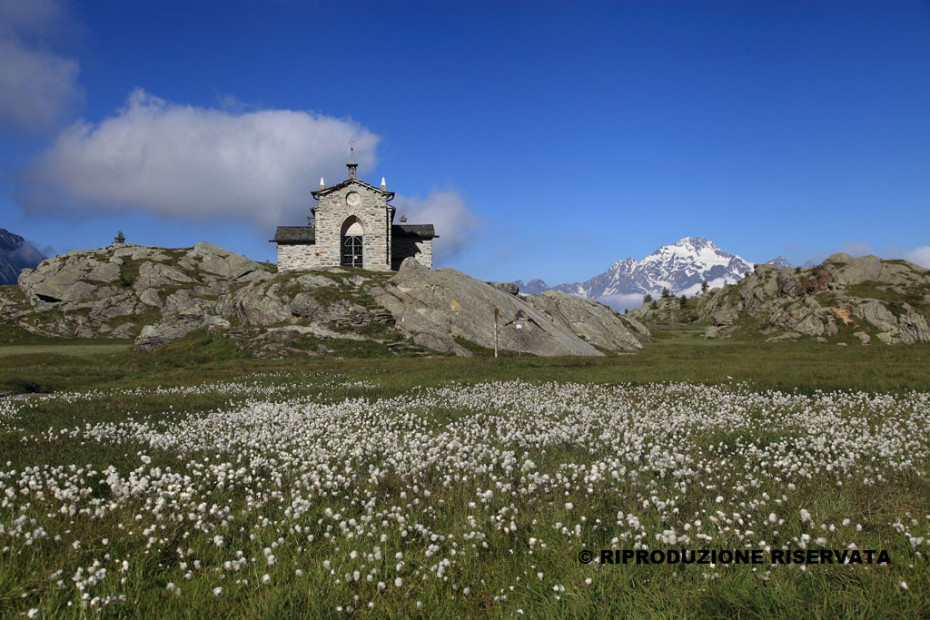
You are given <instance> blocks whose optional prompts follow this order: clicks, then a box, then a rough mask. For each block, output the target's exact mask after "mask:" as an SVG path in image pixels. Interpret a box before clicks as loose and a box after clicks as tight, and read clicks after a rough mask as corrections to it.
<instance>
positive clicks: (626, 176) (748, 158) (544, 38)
mask: <svg viewBox="0 0 930 620" xmlns="http://www.w3.org/2000/svg"><path fill="white" fill-rule="evenodd" d="M0 56H3V57H4V59H5V61H4V63H3V64H4V67H3V68H0V93H2V95H0V135H2V136H3V139H2V142H0V166H2V169H0V214H2V217H0V226H2V227H5V228H8V229H10V230H12V231H14V232H17V233H19V234H22V235H23V236H25V237H26V238H28V239H29V240H31V241H32V242H34V243H35V244H36V245H37V246H39V247H40V248H48V249H50V250H51V251H53V252H63V251H67V250H70V249H76V248H91V247H99V246H103V245H106V244H107V243H109V242H110V241H111V240H112V237H113V236H114V235H115V234H116V231H117V230H122V231H123V232H124V233H125V234H126V237H127V238H128V240H129V241H131V242H135V243H140V244H150V245H164V246H173V247H180V246H188V245H192V244H194V243H196V242H198V241H202V240H205V241H210V242H213V243H216V244H219V245H223V246H225V247H228V248H230V249H232V250H234V251H237V252H241V253H243V254H246V255H248V256H250V257H253V258H255V259H259V260H273V259H274V245H273V244H271V243H268V242H267V240H268V239H270V238H271V236H272V235H273V232H274V227H275V226H276V225H300V224H303V223H305V221H306V220H305V218H306V216H307V215H308V209H309V207H310V206H311V205H312V200H311V199H310V197H309V192H310V190H313V189H316V187H317V186H318V184H319V179H320V177H321V176H323V177H325V178H326V181H327V184H334V183H336V182H338V181H339V180H341V179H342V178H344V177H345V174H346V172H345V166H344V164H345V161H346V159H347V155H348V144H349V141H350V140H351V141H354V143H355V145H356V151H357V154H358V159H359V164H360V166H359V174H360V176H362V178H364V179H366V180H368V181H370V182H372V183H378V182H380V179H381V177H382V176H384V177H386V180H387V184H388V188H389V189H391V190H392V191H395V192H396V193H397V199H395V204H396V205H397V206H398V211H399V212H405V213H407V214H408V216H409V219H410V221H411V222H412V223H429V222H432V223H435V224H436V226H437V228H438V232H439V234H440V235H441V238H440V239H439V240H438V241H437V242H436V243H437V266H449V267H454V268H456V269H460V270H462V271H465V272H467V273H469V274H472V275H474V276H476V277H479V278H483V279H495V280H513V279H518V278H519V279H524V280H528V279H530V278H534V277H541V278H544V279H545V280H546V281H547V282H549V283H550V284H556V283H560V282H567V281H579V280H585V279H587V278H589V277H592V276H594V275H596V274H598V273H600V272H602V271H604V270H606V269H607V268H608V267H609V266H610V265H611V264H612V263H613V262H614V261H616V260H619V259H622V258H625V257H628V256H632V257H634V258H642V257H643V256H645V255H647V254H649V253H650V252H652V251H653V250H655V249H656V248H657V247H659V246H661V245H664V244H667V243H671V242H674V241H676V240H677V239H679V238H681V237H684V236H689V235H699V236H706V237H708V238H710V239H712V240H713V241H715V242H716V243H717V244H718V245H719V246H720V247H721V248H723V249H724V250H726V251H729V252H732V253H736V254H740V255H741V256H743V257H744V258H746V259H747V260H750V261H757V262H760V261H765V260H768V259H771V258H773V257H775V256H776V255H779V254H782V255H785V256H786V257H787V258H788V259H789V260H791V261H792V262H793V263H795V264H799V263H803V262H804V261H807V260H809V259H815V260H816V259H822V258H824V257H826V256H827V255H829V254H831V253H833V252H836V251H840V250H845V251H849V252H850V253H853V254H862V253H875V254H878V255H881V256H888V257H892V256H894V257H897V256H904V257H907V258H911V259H912V260H917V261H920V262H922V263H923V264H925V265H928V266H930V3H928V2H926V1H893V2H892V1H887V0H886V1H883V2H878V1H876V2H866V1H855V0H844V1H837V2H821V1H817V0H805V1H798V2H792V1H789V0H779V1H772V2H767V1H762V0H759V1H753V2H736V1H734V2H715V1H698V0H692V1H687V2H672V1H664V0H648V1H646V0H643V1H640V2H571V3H568V2H545V1H540V2H528V1H520V0H515V1H512V2H506V3H504V2H482V1H470V2H460V3H453V2H439V3H437V2H432V3H430V2H391V1H384V0H382V1H380V2H365V1H358V2H351V3H344V2H326V1H317V2H300V1H298V0H287V1H284V0H282V1H278V2H275V1H258V0H249V1H235V0H224V1H209V2H207V1H202V2H199V1H196V0H192V1H190V2H165V1H161V2H150V1H148V0H133V1H128V2H127V1H126V0H96V1H93V2H78V1H71V2H68V1H63V0H62V1H59V0H0Z"/></svg>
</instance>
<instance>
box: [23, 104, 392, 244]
mask: <svg viewBox="0 0 930 620" xmlns="http://www.w3.org/2000/svg"><path fill="white" fill-rule="evenodd" d="M350 140H354V143H355V154H356V159H357V160H358V164H359V168H360V170H364V169H365V168H366V167H372V166H373V164H374V160H375V155H374V153H375V148H376V146H377V144H378V141H379V138H378V136H376V135H374V134H372V133H371V132H370V131H368V130H367V129H365V128H364V127H362V126H361V125H359V124H358V123H355V122H352V121H349V120H342V119H336V118H331V117H327V116H323V115H320V114H313V113H309V112H302V111H293V110H258V111H249V112H242V111H237V110H229V109H217V108H199V107H193V106H188V105H180V104H175V103H170V102H167V101H165V100H163V99H160V98H158V97H154V96H152V95H149V94H148V93H146V92H145V91H144V90H142V89H137V90H136V91H134V92H133V93H131V94H130V96H129V97H128V99H127V101H126V105H125V107H124V108H123V109H122V110H120V111H119V112H118V113H117V114H116V115H115V116H112V117H110V118H107V119H105V120H103V121H102V122H100V123H97V124H91V123H86V122H78V123H75V124H74V125H72V126H71V127H69V128H67V129H66V130H65V131H63V132H62V133H61V135H60V136H59V137H58V138H57V140H56V141H55V143H54V144H53V145H52V147H51V148H50V149H49V150H48V151H47V152H45V153H44V154H43V155H41V156H40V157H39V159H38V160H36V161H35V162H33V164H31V165H30V166H29V167H28V168H27V169H26V171H25V172H24V174H23V178H22V179H21V180H22V181H23V185H22V186H21V187H20V192H19V197H20V198H21V199H22V201H23V202H24V203H25V204H26V206H27V207H28V208H32V209H62V210H76V211H96V212H106V211H111V212H117V211H124V210H128V209H133V208H142V209H145V210H148V211H150V212H152V213H154V214H156V215H159V216H165V217H173V218H182V219H206V218H228V219H232V220H238V221H246V222H251V223H253V224H256V225H258V226H261V227H264V228H267V229H268V232H269V234H270V233H271V232H272V231H273V228H274V226H276V225H287V224H292V225H302V224H305V223H306V219H305V218H306V216H307V215H309V207H310V206H311V204H312V199H311V198H310V195H309V194H310V190H312V189H316V187H317V186H318V183H319V177H320V175H324V176H326V178H327V184H332V183H334V182H335V181H337V180H338V179H342V178H344V176H345V174H346V171H345V167H344V166H345V162H346V159H347V154H348V153H347V151H348V143H349V141H350Z"/></svg>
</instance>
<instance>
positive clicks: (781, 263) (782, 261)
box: [765, 256, 794, 269]
mask: <svg viewBox="0 0 930 620" xmlns="http://www.w3.org/2000/svg"><path fill="white" fill-rule="evenodd" d="M765 264H766V265H775V266H776V267H778V268H782V269H783V268H785V267H793V266H794V265H792V264H791V263H789V262H788V259H787V258H785V257H784V256H776V257H775V258H773V259H772V260H770V261H766V263H765Z"/></svg>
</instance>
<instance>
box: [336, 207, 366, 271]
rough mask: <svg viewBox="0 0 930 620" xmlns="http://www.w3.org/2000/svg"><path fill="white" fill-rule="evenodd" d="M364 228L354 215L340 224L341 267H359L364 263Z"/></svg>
mask: <svg viewBox="0 0 930 620" xmlns="http://www.w3.org/2000/svg"><path fill="white" fill-rule="evenodd" d="M364 240H365V229H364V228H363V227H362V223H361V222H359V221H358V218H357V217H355V216H354V215H353V216H352V217H350V218H348V219H347V220H346V221H345V222H344V223H343V224H342V260H341V262H340V264H341V265H342V266H343V267H359V268H361V267H362V266H363V265H364V264H365V261H364V246H365V244H364Z"/></svg>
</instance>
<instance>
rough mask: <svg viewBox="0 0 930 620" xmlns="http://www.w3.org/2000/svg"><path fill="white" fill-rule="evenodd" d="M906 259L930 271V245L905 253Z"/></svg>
mask: <svg viewBox="0 0 930 620" xmlns="http://www.w3.org/2000/svg"><path fill="white" fill-rule="evenodd" d="M904 258H905V259H906V260H909V261H911V262H912V263H915V264H917V265H920V266H921V267H926V268H927V269H930V245H925V246H922V247H919V248H917V249H916V250H912V251H910V252H905V253H904Z"/></svg>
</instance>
